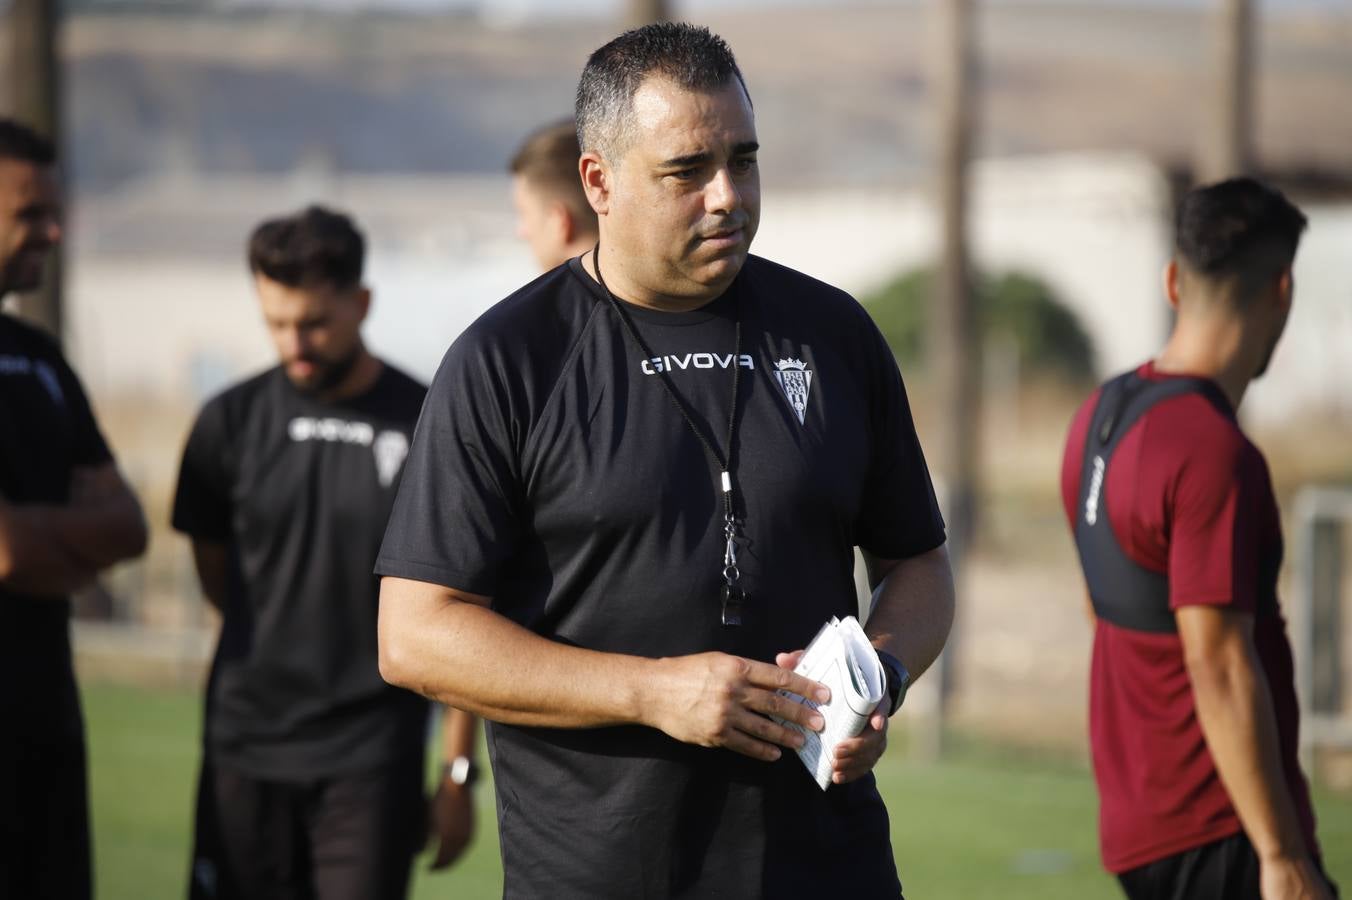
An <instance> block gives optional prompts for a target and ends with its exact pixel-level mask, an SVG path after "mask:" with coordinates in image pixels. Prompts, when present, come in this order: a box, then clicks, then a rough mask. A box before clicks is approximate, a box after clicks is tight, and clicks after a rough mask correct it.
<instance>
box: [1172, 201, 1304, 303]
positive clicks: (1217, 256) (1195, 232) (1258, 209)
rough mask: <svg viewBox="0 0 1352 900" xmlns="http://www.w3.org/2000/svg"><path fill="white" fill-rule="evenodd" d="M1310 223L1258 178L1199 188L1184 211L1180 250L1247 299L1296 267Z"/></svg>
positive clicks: (1195, 268)
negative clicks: (1291, 267)
mask: <svg viewBox="0 0 1352 900" xmlns="http://www.w3.org/2000/svg"><path fill="white" fill-rule="evenodd" d="M1306 224H1307V220H1306V218H1305V214H1304V213H1302V212H1301V211H1300V210H1299V209H1298V208H1297V207H1296V205H1295V204H1294V203H1292V202H1291V201H1290V200H1288V199H1286V197H1285V195H1283V194H1282V192H1281V191H1279V190H1277V189H1276V188H1273V187H1271V186H1269V185H1266V184H1263V183H1262V182H1260V181H1257V180H1256V179H1253V178H1230V179H1228V180H1226V181H1220V182H1216V183H1215V184H1208V185H1203V186H1201V187H1197V188H1193V189H1192V190H1190V191H1188V193H1187V194H1186V195H1185V196H1184V197H1183V201H1182V203H1180V204H1179V207H1178V220H1177V228H1176V232H1175V240H1174V250H1175V252H1176V254H1177V256H1178V258H1179V260H1180V262H1182V263H1183V265H1184V266H1186V267H1187V268H1188V269H1189V270H1191V271H1192V272H1194V273H1196V274H1198V275H1200V276H1202V277H1203V278H1205V279H1207V280H1210V281H1216V282H1220V281H1235V282H1237V283H1238V286H1239V287H1240V288H1241V289H1242V293H1244V294H1247V293H1248V292H1249V291H1250V290H1251V289H1254V288H1259V287H1262V286H1264V285H1266V284H1268V283H1270V282H1271V281H1272V280H1273V279H1275V278H1277V277H1278V276H1280V275H1281V273H1282V272H1283V271H1284V270H1286V269H1287V268H1289V267H1290V265H1291V263H1292V261H1293V260H1294V259H1295V258H1296V248H1297V247H1298V246H1299V244H1300V236H1301V233H1302V232H1303V231H1304V230H1305V226H1306Z"/></svg>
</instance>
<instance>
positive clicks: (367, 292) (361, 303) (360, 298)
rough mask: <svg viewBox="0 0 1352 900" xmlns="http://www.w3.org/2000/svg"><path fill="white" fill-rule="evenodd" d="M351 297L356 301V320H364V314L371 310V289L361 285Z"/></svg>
mask: <svg viewBox="0 0 1352 900" xmlns="http://www.w3.org/2000/svg"><path fill="white" fill-rule="evenodd" d="M352 299H353V300H355V301H356V302H357V318H358V321H362V322H365V321H366V316H367V315H368V314H369V313H370V312H371V289H370V288H369V287H367V286H366V285H362V286H361V287H359V288H357V292H356V294H354V295H353V298H352Z"/></svg>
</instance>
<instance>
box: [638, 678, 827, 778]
mask: <svg viewBox="0 0 1352 900" xmlns="http://www.w3.org/2000/svg"><path fill="white" fill-rule="evenodd" d="M660 665H661V669H660V672H661V675H660V677H659V678H658V679H656V681H655V684H654V685H653V689H654V690H655V691H656V693H655V694H654V695H653V698H652V704H651V705H650V707H649V708H650V710H651V712H650V714H649V716H648V719H649V722H648V724H650V725H652V726H653V727H655V728H660V729H661V730H662V731H664V732H666V733H667V734H669V735H671V736H672V737H674V738H675V739H676V740H678V741H683V742H685V743H687V744H698V745H700V746H702V747H726V748H727V749H729V750H732V751H734V752H736V753H741V754H742V755H744V756H749V757H751V758H752V759H759V760H764V761H766V762H772V761H774V760H776V759H779V757H780V752H781V751H780V747H788V748H790V749H795V750H796V749H797V748H798V747H800V746H802V744H803V736H802V735H800V734H799V733H798V732H796V731H794V730H793V729H791V728H787V727H785V726H783V725H780V724H779V723H778V722H774V721H772V720H771V719H769V718H767V717H768V716H775V717H777V718H780V719H784V720H785V721H789V722H795V723H797V724H799V725H802V726H803V727H804V728H810V729H812V730H813V731H821V729H822V725H823V720H822V717H821V715H820V714H819V713H817V712H816V711H815V710H813V709H811V708H810V707H807V706H804V705H803V704H801V703H797V702H795V701H793V700H790V699H788V698H787V697H781V696H780V695H779V694H778V693H777V692H778V691H781V690H785V691H788V692H789V693H791V694H797V695H798V696H800V697H807V698H809V699H811V700H814V701H816V702H819V703H825V702H826V701H827V700H829V699H830V698H831V692H830V691H829V690H827V688H826V687H825V686H824V685H821V684H818V683H817V682H815V681H812V680H810V679H807V678H804V677H803V676H801V675H795V674H794V673H793V672H792V671H791V670H789V669H784V668H782V667H780V666H773V665H770V664H769V663H763V662H756V661H754V660H749V659H742V658H741V657H738V656H730V655H728V654H726V653H700V654H697V655H695V656H680V657H675V658H672V659H665V660H661V661H660Z"/></svg>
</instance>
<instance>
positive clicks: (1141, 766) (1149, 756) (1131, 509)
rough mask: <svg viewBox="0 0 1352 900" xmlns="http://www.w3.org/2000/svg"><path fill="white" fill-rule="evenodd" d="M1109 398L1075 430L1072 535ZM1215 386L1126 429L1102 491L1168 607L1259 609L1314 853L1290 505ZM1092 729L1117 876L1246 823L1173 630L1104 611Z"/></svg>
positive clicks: (1102, 833) (1119, 534)
mask: <svg viewBox="0 0 1352 900" xmlns="http://www.w3.org/2000/svg"><path fill="white" fill-rule="evenodd" d="M1137 375H1138V376H1140V377H1141V378H1143V379H1145V380H1147V381H1150V382H1162V381H1165V380H1168V379H1169V378H1170V376H1167V375H1163V374H1160V373H1158V372H1156V371H1155V369H1154V365H1153V364H1152V363H1146V364H1145V365H1143V366H1142V367H1141V368H1140V369H1139V370H1137ZM1100 393H1101V391H1096V392H1095V393H1094V395H1093V396H1091V397H1090V398H1089V399H1088V400H1087V401H1086V402H1085V404H1084V405H1083V406H1081V407H1080V410H1079V412H1078V413H1077V414H1076V416H1075V419H1074V422H1073V423H1072V425H1071V429H1070V435H1069V436H1068V438H1067V440H1066V452H1065V457H1064V460H1063V463H1062V468H1061V494H1062V499H1063V501H1064V503H1065V509H1066V516H1067V517H1068V519H1069V520H1070V523H1071V527H1072V529H1074V528H1075V527H1076V525H1077V522H1078V517H1080V516H1084V515H1086V510H1085V509H1084V508H1082V507H1083V504H1082V502H1081V494H1082V491H1081V488H1082V480H1083V477H1084V473H1085V471H1086V467H1085V447H1086V444H1087V442H1088V437H1089V429H1090V423H1091V419H1092V418H1093V416H1094V412H1095V409H1096V408H1097V407H1098V405H1099V398H1100ZM1217 395H1218V391H1207V392H1187V393H1181V394H1178V395H1175V396H1171V397H1167V398H1165V399H1162V400H1160V401H1159V402H1158V403H1156V404H1155V405H1153V406H1151V407H1150V408H1149V409H1148V410H1147V411H1146V412H1145V413H1144V414H1142V415H1141V416H1140V417H1139V418H1138V419H1136V420H1135V421H1134V422H1132V423H1130V424H1126V431H1125V432H1124V433H1123V434H1122V435H1121V436H1120V440H1119V442H1118V443H1117V444H1116V447H1115V449H1114V450H1113V451H1112V454H1111V457H1110V459H1109V460H1108V464H1107V466H1106V469H1104V470H1103V471H1101V473H1100V474H1101V479H1102V483H1101V485H1100V486H1099V487H1098V488H1097V489H1096V490H1101V491H1102V492H1103V500H1102V505H1103V507H1104V508H1105V509H1106V512H1107V520H1108V522H1107V524H1109V525H1110V527H1111V529H1112V535H1113V536H1114V537H1115V538H1116V542H1117V545H1118V546H1119V547H1120V548H1121V550H1122V552H1123V553H1124V554H1125V556H1126V557H1127V558H1128V559H1129V560H1130V561H1131V562H1132V563H1134V564H1135V565H1137V566H1139V567H1141V568H1142V569H1144V570H1147V571H1148V572H1154V573H1159V574H1160V575H1162V576H1163V577H1164V578H1165V579H1166V580H1167V595H1168V607H1169V610H1170V611H1171V612H1172V611H1174V610H1177V609H1178V608H1179V607H1180V606H1188V605H1208V606H1217V607H1228V608H1231V609H1235V610H1239V611H1242V612H1246V613H1251V614H1253V616H1254V643H1255V645H1256V648H1257V652H1258V657H1259V660H1260V663H1261V666H1262V670H1263V674H1264V675H1265V677H1266V679H1267V684H1268V689H1269V690H1270V692H1271V695H1272V705H1273V709H1274V711H1275V713H1276V720H1277V732H1278V735H1277V737H1278V746H1279V748H1280V752H1281V760H1282V766H1283V769H1284V771H1285V775H1286V782H1287V786H1288V789H1289V790H1290V793H1291V797H1292V799H1293V801H1294V803H1295V807H1296V811H1297V814H1298V816H1299V819H1300V824H1301V827H1302V829H1303V831H1304V834H1305V839H1306V842H1307V843H1308V845H1309V848H1310V851H1311V852H1312V853H1315V854H1317V853H1318V847H1317V845H1316V843H1315V838H1314V814H1313V811H1312V809H1311V806H1310V796H1309V789H1308V787H1307V785H1306V783H1305V778H1304V776H1303V775H1302V774H1301V771H1300V766H1299V763H1298V760H1297V732H1298V728H1299V710H1298V708H1297V705H1296V694H1295V687H1294V671H1293V665H1292V657H1291V645H1290V642H1289V641H1288V639H1287V636H1286V622H1285V620H1284V619H1283V618H1282V614H1281V610H1280V608H1279V606H1278V602H1277V573H1278V570H1279V569H1280V567H1281V561H1282V534H1281V522H1280V519H1279V517H1278V513H1277V503H1276V499H1275V498H1274V496H1273V493H1272V484H1271V479H1270V477H1269V474H1268V469H1267V463H1266V462H1265V461H1264V459H1263V455H1262V454H1261V453H1260V452H1259V450H1258V448H1257V447H1255V446H1254V445H1253V443H1252V442H1251V441H1249V439H1248V438H1247V437H1245V436H1244V433H1243V432H1242V431H1240V429H1239V424H1238V423H1237V422H1236V420H1235V416H1234V412H1233V410H1231V409H1230V408H1229V407H1228V405H1227V404H1225V403H1224V401H1223V400H1218V399H1217ZM1124 424H1125V423H1124ZM1089 731H1090V745H1091V749H1092V755H1093V761H1094V775H1095V778H1096V780H1097V782H1098V789H1099V801H1100V807H1099V838H1100V846H1101V850H1102V854H1103V862H1104V865H1105V866H1106V867H1107V868H1108V870H1109V871H1111V872H1114V873H1120V872H1125V871H1128V870H1130V869H1133V868H1136V867H1137V866H1141V865H1144V864H1146V863H1149V862H1153V861H1154V860H1157V859H1162V858H1164V857H1167V856H1171V855H1173V854H1175V853H1179V852H1182V851H1184V850H1188V849H1191V848H1193V847H1197V846H1201V845H1202V844H1206V843H1209V842H1211V841H1214V840H1218V839H1220V838H1223V837H1227V836H1229V835H1232V834H1234V833H1236V832H1238V831H1240V830H1241V825H1240V822H1239V818H1238V816H1237V815H1236V813H1235V809H1234V806H1233V805H1232V804H1231V802H1230V798H1229V796H1228V795H1227V794H1226V791H1225V787H1224V786H1223V785H1222V784H1221V781H1220V777H1219V775H1218V774H1217V772H1216V766H1215V764H1214V762H1213V761H1212V758H1211V753H1210V752H1209V751H1208V749H1207V745H1206V741H1205V739H1204V738H1203V736H1202V729H1201V726H1200V725H1199V723H1198V720H1197V713H1196V707H1195V704H1194V700H1193V695H1192V687H1191V684H1190V682H1189V679H1188V671H1187V667H1186V665H1185V664H1184V659H1183V645H1182V641H1181V640H1180V639H1179V637H1178V634H1177V632H1176V631H1173V630H1167V631H1150V630H1141V629H1137V628H1130V627H1123V626H1122V625H1115V624H1113V623H1112V622H1109V621H1105V620H1104V619H1103V618H1101V617H1100V618H1099V619H1098V620H1097V621H1096V624H1095V633H1094V651H1093V659H1092V663H1091V673H1090V687H1089Z"/></svg>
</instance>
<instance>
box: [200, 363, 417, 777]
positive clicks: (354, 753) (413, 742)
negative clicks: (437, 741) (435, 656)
mask: <svg viewBox="0 0 1352 900" xmlns="http://www.w3.org/2000/svg"><path fill="white" fill-rule="evenodd" d="M425 393H426V388H424V387H423V385H421V384H420V383H418V382H417V381H415V380H414V379H412V378H410V377H409V376H407V375H405V374H404V373H402V372H400V371H398V370H397V369H394V368H393V367H391V366H389V365H386V366H384V368H383V370H382V372H381V374H380V377H379V378H378V380H377V381H376V383H375V384H374V385H373V386H372V387H371V388H370V389H369V390H368V391H366V392H365V393H364V394H362V395H361V396H358V397H354V398H350V399H346V400H341V401H336V402H321V401H319V400H317V399H316V398H314V397H313V396H310V395H307V394H305V393H302V392H300V391H298V390H297V389H296V388H295V387H294V386H292V384H291V382H290V381H289V380H288V379H287V377H286V373H285V372H284V371H283V370H282V369H281V368H280V367H277V368H273V369H270V370H268V371H266V372H264V373H262V374H260V375H257V376H255V377H253V378H251V379H249V380H247V381H244V382H242V383H240V384H238V385H236V386H234V387H232V388H230V389H229V390H227V391H225V392H224V393H223V394H221V395H219V396H217V397H215V398H214V399H212V400H211V401H209V402H208V403H207V404H206V406H205V407H204V408H203V410H202V412H201V414H200V416H199V417H198V419H197V423H196V424H195V425H194V426H193V430H192V434H191V436H190V437H189V438H188V444H187V448H186V449H185V451H184V454H183V465H182V468H181V470H180V473H179V482H178V494H177V497H176V498H175V501H174V516H173V523H174V527H175V528H177V529H178V530H179V531H182V532H184V533H185V534H187V535H189V536H190V537H192V538H194V539H200V540H206V541H219V542H222V543H224V544H226V545H227V546H228V548H229V551H230V560H231V565H230V575H229V584H228V590H227V598H226V609H225V612H224V620H223V622H222V628H221V637H220V643H219V645H218V647H217V650H216V657H215V660H214V662H213V665H212V671H211V678H210V682H209V685H208V689H207V713H206V743H207V752H208V754H209V755H210V756H211V758H212V759H213V760H215V761H216V762H218V763H220V764H223V765H229V766H231V767H234V768H236V769H238V770H240V771H243V772H245V773H246V774H250V775H253V776H254V777H258V778H268V779H281V780H293V779H305V780H308V779H311V778H315V777H323V776H326V775H335V774H345V773H353V772H359V771H363V770H369V769H373V768H376V767H379V766H383V765H387V764H389V763H391V762H394V761H396V760H401V761H403V762H404V763H408V761H409V760H415V762H413V763H411V764H416V759H419V758H420V754H421V753H422V752H423V746H424V744H425V743H426V724H427V703H426V701H424V700H423V699H422V698H420V697H418V696H417V695H415V694H412V693H410V692H408V691H404V690H400V689H398V688H394V687H391V686H390V685H388V684H386V683H385V682H384V681H383V680H382V679H381V677H380V672H379V668H378V665H377V656H376V609H377V599H378V589H379V584H378V581H377V579H376V578H375V577H374V576H373V575H372V572H371V569H372V566H373V565H374V564H375V559H376V552H377V550H378V548H379V546H380V539H381V536H382V535H383V534H384V530H385V522H386V520H387V518H388V517H389V511H390V506H391V505H392V503H393V501H394V496H395V491H396V489H397V487H398V482H399V476H400V474H401V471H402V469H403V464H404V460H405V458H406V457H407V455H408V448H409V441H410V439H411V437H412V433H413V427H414V424H415V423H416V422H417V418H418V411H419V409H420V408H421V405H422V400H423V397H424V396H425Z"/></svg>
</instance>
